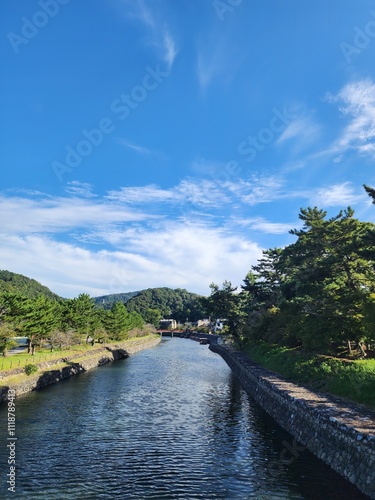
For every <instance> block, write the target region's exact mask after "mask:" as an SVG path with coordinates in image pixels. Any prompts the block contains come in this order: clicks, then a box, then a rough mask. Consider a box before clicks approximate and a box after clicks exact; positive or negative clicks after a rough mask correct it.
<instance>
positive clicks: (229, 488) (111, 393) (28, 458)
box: [0, 338, 366, 500]
mask: <svg viewBox="0 0 375 500" xmlns="http://www.w3.org/2000/svg"><path fill="white" fill-rule="evenodd" d="M6 419H7V415H6V405H1V408H0V422H1V424H0V428H1V429H3V430H4V431H5V430H6ZM3 424H4V425H3ZM5 434H6V433H5V432H2V436H1V449H0V459H1V484H0V498H22V499H27V500H28V499H48V500H59V499H69V500H70V499H101V498H103V499H111V498H120V499H156V500H159V499H160V500H162V499H183V500H189V499H204V500H208V499H259V500H271V499H322V500H331V499H332V500H335V499H337V500H345V499H348V500H351V499H356V498H358V499H364V498H366V497H365V496H363V495H361V494H360V493H359V492H358V491H357V490H356V489H355V488H354V487H353V486H352V485H350V484H349V483H347V482H346V481H344V480H343V479H341V477H340V476H338V475H337V474H336V473H334V472H333V471H332V470H331V469H330V468H329V467H328V466H326V465H324V464H323V463H322V462H321V461H319V460H318V459H316V458H315V457H314V456H313V455H311V454H310V453H309V452H308V451H306V450H304V449H303V448H302V447H301V446H300V445H298V444H297V443H295V442H294V441H293V438H292V437H291V436H290V435H289V434H288V433H286V432H284V431H283V430H282V429H281V428H280V427H279V426H278V425H277V424H276V423H275V422H274V421H273V420H272V419H271V418H270V417H268V416H267V414H266V413H265V412H264V411H263V410H262V409H261V408H260V407H259V406H258V405H257V404H256V403H255V402H254V401H253V400H252V399H251V398H250V397H249V396H248V395H247V394H246V393H245V392H244V391H243V390H242V389H241V387H240V385H239V382H238V380H237V379H236V377H235V376H234V375H233V374H232V372H231V370H230V369H229V368H228V366H227V365H226V363H225V362H224V361H223V360H222V359H221V358H220V357H219V356H218V355H217V354H214V353H212V352H211V351H209V349H208V348H207V346H202V345H199V344H198V343H197V342H194V341H191V340H186V339H179V338H173V339H166V340H163V341H162V342H161V343H160V344H159V345H158V346H157V347H155V348H152V349H148V350H145V351H142V352H140V353H138V354H135V355H133V356H131V357H130V358H128V359H126V360H122V361H117V362H115V363H111V364H109V365H106V366H103V367H100V368H98V369H95V370H92V371H89V372H87V373H84V374H82V375H79V376H77V377H73V378H71V379H69V380H66V381H64V382H62V383H59V384H57V385H55V386H50V387H47V388H45V389H43V390H41V391H37V392H33V393H30V394H27V395H24V396H22V397H19V398H17V399H16V433H15V435H16V437H17V441H16V450H15V452H16V466H17V469H16V493H15V494H14V493H11V492H7V487H8V486H9V485H7V484H6V481H7V478H6V473H9V465H8V464H7V460H8V455H9V449H8V448H7V441H6V437H7V436H6V435H5Z"/></svg>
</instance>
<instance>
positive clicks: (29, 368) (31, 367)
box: [25, 363, 38, 375]
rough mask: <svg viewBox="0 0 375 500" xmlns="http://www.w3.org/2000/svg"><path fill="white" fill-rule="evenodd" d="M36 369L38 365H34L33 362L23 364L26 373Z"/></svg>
mask: <svg viewBox="0 0 375 500" xmlns="http://www.w3.org/2000/svg"><path fill="white" fill-rule="evenodd" d="M37 371H38V367H37V366H36V365H33V364H31V363H30V364H28V365H26V366H25V373H26V375H31V374H32V373H35V372H37Z"/></svg>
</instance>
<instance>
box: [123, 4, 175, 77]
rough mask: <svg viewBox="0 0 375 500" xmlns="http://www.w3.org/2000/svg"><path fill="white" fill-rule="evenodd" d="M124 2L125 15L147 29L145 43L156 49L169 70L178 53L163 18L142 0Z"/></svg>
mask: <svg viewBox="0 0 375 500" xmlns="http://www.w3.org/2000/svg"><path fill="white" fill-rule="evenodd" d="M124 4H125V5H126V7H127V16H128V17H129V18H133V19H134V18H135V19H138V20H139V21H141V23H142V24H143V25H144V26H145V28H146V29H147V35H148V36H147V37H146V39H145V45H146V46H147V47H151V48H152V49H153V50H154V51H156V53H157V55H158V57H159V58H160V59H161V60H162V61H163V62H164V63H165V64H166V66H167V69H168V71H170V70H171V69H172V66H173V63H174V60H175V58H176V56H177V54H178V48H177V44H176V41H175V39H174V38H173V36H172V34H171V32H170V30H169V29H168V27H167V25H166V22H165V20H163V19H161V16H160V13H159V12H157V11H156V9H151V8H150V7H149V6H146V4H145V2H144V0H130V1H129V0H125V1H124Z"/></svg>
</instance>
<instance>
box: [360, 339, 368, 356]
mask: <svg viewBox="0 0 375 500" xmlns="http://www.w3.org/2000/svg"><path fill="white" fill-rule="evenodd" d="M358 347H359V350H360V351H361V356H362V357H363V358H365V357H366V356H367V354H366V353H365V351H364V349H363V345H362V344H361V342H358Z"/></svg>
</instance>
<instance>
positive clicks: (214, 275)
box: [0, 224, 261, 296]
mask: <svg viewBox="0 0 375 500" xmlns="http://www.w3.org/2000/svg"><path fill="white" fill-rule="evenodd" d="M126 236H127V237H128V239H127V238H126ZM125 240H127V244H126V243H125ZM121 247H122V248H121V249H118V250H116V251H112V252H110V251H105V250H101V251H98V252H94V251H91V250H87V249H83V248H80V247H79V246H76V245H70V244H66V243H61V242H58V241H55V240H53V239H52V238H47V237H45V236H41V235H29V236H8V235H2V245H1V248H0V261H1V262H2V267H3V268H5V269H8V270H10V271H13V272H18V273H21V274H24V275H26V276H29V277H32V278H34V279H37V280H38V281H40V282H42V283H43V284H45V285H47V286H49V287H50V288H51V289H52V291H54V292H56V293H58V294H60V295H62V296H76V295H78V294H79V293H82V292H86V293H90V294H91V295H93V296H95V295H102V294H108V293H116V292H120V291H132V290H139V289H143V288H149V287H158V286H168V287H171V288H177V287H182V288H188V289H189V290H190V291H195V292H197V293H202V294H208V292H209V289H208V286H209V284H210V283H211V282H212V281H215V282H217V283H221V282H222V281H224V280H225V279H230V280H231V281H232V282H233V283H236V284H240V283H241V282H242V280H243V278H244V277H245V275H246V273H247V271H248V270H249V268H250V266H251V265H253V264H255V263H256V261H257V259H258V258H260V255H261V249H260V247H259V246H258V245H257V244H256V243H253V242H251V241H249V240H247V239H245V238H243V237H240V236H236V235H228V234H226V233H224V232H222V231H220V230H214V229H208V228H202V227H200V226H196V227H195V226H193V225H192V226H188V225H181V224H169V225H168V226H166V227H165V228H164V230H163V231H153V230H151V231H150V230H147V229H145V228H139V229H138V230H137V231H134V230H133V232H132V234H131V235H130V233H127V234H125V238H124V241H123V243H122V245H121Z"/></svg>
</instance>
